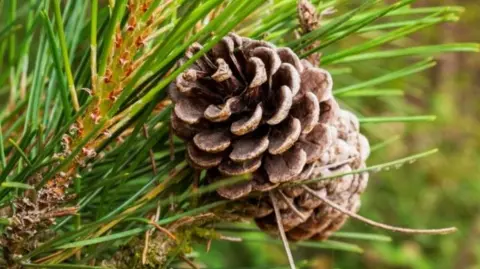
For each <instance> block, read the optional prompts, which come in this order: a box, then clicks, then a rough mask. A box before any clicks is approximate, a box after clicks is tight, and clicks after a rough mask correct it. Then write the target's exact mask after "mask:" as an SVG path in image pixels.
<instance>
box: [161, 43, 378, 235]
mask: <svg viewBox="0 0 480 269" xmlns="http://www.w3.org/2000/svg"><path fill="white" fill-rule="evenodd" d="M200 49H201V46H200V45H198V44H195V45H193V46H192V47H191V48H190V49H189V50H188V51H187V53H186V56H185V58H184V59H183V61H185V60H188V59H189V58H191V57H192V56H193V54H194V53H196V52H197V51H199V50H200ZM332 86H333V82H332V78H331V76H330V74H329V73H328V72H327V71H326V70H323V69H320V68H316V67H313V66H312V65H311V64H309V63H308V62H307V61H301V60H300V59H299V58H298V56H297V55H296V54H295V53H294V52H293V51H292V50H291V49H289V48H276V47H275V46H274V45H272V44H270V43H268V42H264V41H257V40H252V39H249V38H243V37H239V36H237V35H235V34H230V35H229V36H227V37H225V38H223V39H222V41H221V42H220V43H219V44H217V45H216V46H215V47H214V48H213V49H212V50H210V51H209V52H208V53H206V54H205V55H204V56H203V57H201V58H200V59H199V60H197V61H196V62H195V63H194V64H193V65H192V66H191V67H190V68H189V69H188V70H186V71H185V72H184V73H183V74H181V75H180V76H179V77H178V78H177V79H176V81H175V82H174V83H172V85H171V86H170V89H169V92H170V96H171V98H172V100H173V101H174V103H175V107H174V110H173V113H172V115H171V126H172V129H173V131H174V132H175V134H176V135H177V136H179V137H181V138H183V139H184V140H185V142H186V144H187V159H188V160H189V163H190V164H191V166H192V167H194V168H196V169H207V175H208V180H209V182H210V183H211V182H214V181H217V180H222V179H224V178H225V177H231V176H237V175H243V174H249V173H251V174H252V175H253V176H252V180H251V181H249V182H246V183H241V184H237V185H234V186H228V187H223V188H220V189H218V191H217V192H218V194H219V195H220V196H221V197H223V198H225V199H231V200H235V199H237V200H238V201H239V202H238V204H239V205H240V206H239V207H238V210H237V212H238V213H241V214H243V215H246V216H247V217H252V218H255V219H256V222H257V224H258V226H259V227H260V228H261V229H263V230H266V231H276V222H275V216H274V214H273V210H272V206H271V201H270V199H268V197H269V196H268V195H266V194H265V192H267V191H271V190H272V191H273V192H274V193H275V195H276V196H278V197H277V199H276V200H277V201H278V202H279V205H280V209H281V213H282V220H283V226H284V228H285V230H286V231H287V234H288V236H289V238H291V239H294V240H300V239H307V238H312V237H319V238H325V237H327V236H328V234H329V233H330V232H331V231H334V230H337V229H338V228H339V227H340V226H341V225H342V224H343V222H344V221H345V219H346V216H344V215H342V214H341V213H339V212H337V211H335V210H334V209H332V208H330V207H328V206H326V205H323V204H322V202H321V200H319V199H317V198H315V197H313V196H312V195H310V194H308V193H306V192H305V191H304V189H303V188H301V187H300V186H299V187H285V184H286V183H292V182H295V181H300V180H305V179H311V178H318V177H321V176H325V175H328V174H331V173H336V172H339V171H342V172H348V171H351V170H355V169H358V168H360V167H362V166H364V162H365V160H366V158H367V157H368V153H369V150H368V149H369V146H368V141H367V140H366V139H365V137H364V136H362V135H361V134H360V133H359V123H358V120H357V118H356V117H355V116H354V115H353V114H351V113H349V112H347V111H344V110H341V109H340V108H339V106H338V104H337V102H336V101H335V99H334V98H333V96H332V93H331V92H332ZM367 178H368V175H367V174H360V175H347V176H343V177H339V178H335V179H331V180H328V181H321V182H319V183H315V184H310V187H311V188H312V189H314V190H315V191H317V192H318V193H321V194H322V195H326V196H327V197H328V198H329V199H331V200H332V201H335V202H336V203H338V204H339V205H342V206H344V207H346V208H348V209H350V210H352V211H356V210H358V207H359V205H360V202H359V194H360V193H361V192H362V191H363V190H364V189H365V186H366V183H367V180H368V179H367ZM252 192H255V194H258V195H250V194H251V193H252Z"/></svg>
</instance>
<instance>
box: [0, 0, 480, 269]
mask: <svg viewBox="0 0 480 269" xmlns="http://www.w3.org/2000/svg"><path fill="white" fill-rule="evenodd" d="M78 1H80V0H78ZM19 2H20V1H19ZM388 2H395V1H388ZM415 5H416V6H428V5H461V6H464V7H465V12H464V14H463V16H462V18H461V21H459V22H458V23H448V24H442V25H439V26H436V27H432V28H428V29H426V30H422V31H421V32H419V33H417V34H415V35H413V36H410V37H408V38H404V39H401V40H398V41H396V42H397V45H399V46H401V47H408V46H410V45H414V44H416V45H420V44H422V45H426V44H439V43H448V42H480V27H479V26H480V0H418V1H417V2H416V4H415ZM357 38H359V37H357ZM360 38H361V37H360ZM351 41H352V40H351V39H346V40H344V41H343V42H342V44H340V46H344V47H348V46H349V44H351V43H350V42H351ZM394 45H395V44H394ZM325 53H328V51H326V52H325ZM419 59H420V58H419ZM414 60H415V59H412V58H409V59H403V58H402V59H394V60H390V59H389V60H381V61H370V62H362V63H361V64H358V65H355V66H353V69H352V73H351V74H342V75H337V76H336V77H334V79H335V80H336V81H341V83H345V81H348V80H349V79H351V80H362V79H368V78H369V74H372V73H373V74H383V73H385V72H388V70H396V69H399V68H402V67H405V66H406V65H408V64H410V63H412V62H413V61H414ZM416 60H418V59H416ZM437 60H438V64H437V66H436V67H434V68H432V69H430V70H428V71H426V72H422V73H421V74H418V75H414V76H411V77H409V78H408V79H402V80H397V81H394V82H392V83H389V84H387V85H383V86H384V87H385V88H394V89H403V90H405V92H406V95H405V96H403V97H402V96H399V97H388V98H363V99H362V100H345V102H346V103H347V104H349V105H350V106H351V107H352V108H353V109H355V110H357V111H358V112H360V113H361V114H365V115H374V116H375V115H380V114H384V115H390V114H391V115H415V114H418V115H425V114H435V115H437V116H438V119H437V120H436V121H435V122H420V123H411V124H391V123H388V124H380V125H368V126H365V129H364V131H365V132H366V133H367V136H368V137H370V138H371V141H372V144H375V143H377V142H380V141H383V140H385V139H389V138H394V137H398V140H396V141H395V142H394V143H392V144H389V145H388V146H386V147H384V148H382V149H381V150H378V151H375V152H374V153H373V154H372V156H371V158H370V160H369V164H377V163H382V162H385V161H389V160H394V159H397V158H399V157H402V156H407V155H410V154H414V153H417V152H421V151H424V150H428V149H431V148H435V147H438V148H439V149H440V153H437V154H435V155H433V156H430V157H429V158H427V159H422V160H420V161H418V162H415V163H413V164H408V165H404V166H402V167H400V168H399V169H394V170H391V171H382V172H380V173H376V174H373V175H371V177H370V183H369V187H368V189H367V191H366V193H365V194H364V195H363V197H362V202H363V204H362V208H361V209H360V212H359V213H360V214H361V215H363V216H366V217H368V218H371V219H374V220H377V221H381V222H385V223H388V224H392V225H396V226H403V227H411V228H440V227H448V226H456V227H458V228H459V232H457V233H456V234H453V235H446V236H432V235H429V236H410V235H402V234H394V233H392V232H387V231H382V230H379V229H373V228H371V227H369V226H367V225H365V224H363V223H359V222H357V221H354V220H349V222H348V224H347V225H346V226H345V227H344V228H343V229H342V231H350V232H365V233H378V234H384V235H388V236H391V237H392V241H391V242H368V241H360V242H355V243H358V244H360V245H361V246H362V248H363V249H364V253H362V254H357V253H351V252H341V251H332V250H319V249H307V248H296V249H294V256H295V258H296V260H297V261H298V264H302V261H303V260H307V259H309V260H310V259H313V260H314V262H313V264H311V265H309V266H308V268H312V269H330V268H339V269H357V268H366V269H381V268H387V269H404V268H405V269H406V268H415V269H417V268H418V269H429V268H436V269H473V268H480V123H479V120H480V54H472V53H452V54H444V55H439V56H438V57H437ZM1 76H7V74H6V73H3V74H0V77H1ZM341 83H340V84H341ZM5 89H6V88H5V87H1V86H0V104H2V103H3V102H5V101H6V90H5ZM261 236H263V235H261V234H258V233H252V234H246V235H245V237H248V238H251V240H247V242H246V243H241V244H240V243H232V242H219V241H215V242H213V243H212V247H211V250H210V251H209V252H208V253H206V251H205V246H204V245H199V246H198V247H197V248H196V250H198V251H199V252H200V253H199V257H200V260H202V261H203V263H205V265H207V266H208V268H272V267H271V265H278V266H279V268H287V267H281V266H285V264H287V260H286V257H285V254H284V252H283V248H282V246H281V245H278V244H271V245H270V244H265V242H264V241H262V242H258V241H255V240H256V239H258V237H261ZM267 265H268V266H267Z"/></svg>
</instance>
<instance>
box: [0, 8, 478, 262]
mask: <svg viewBox="0 0 480 269" xmlns="http://www.w3.org/2000/svg"><path fill="white" fill-rule="evenodd" d="M300 2H303V1H300ZM311 2H312V4H311V7H310V8H311V9H310V12H311V16H310V17H308V18H309V19H308V20H307V21H305V20H302V19H300V20H299V19H298V18H297V16H298V12H299V10H300V9H298V8H297V6H298V4H299V3H298V1H296V0H270V1H267V0H252V1H235V0H138V1H133V0H109V1H98V0H91V1H64V2H62V1H60V0H52V1H49V0H40V1H33V0H30V1H18V0H3V1H2V0H0V6H1V7H2V9H1V11H0V55H1V56H2V59H1V61H0V227H1V231H2V237H1V239H0V245H1V251H2V255H1V256H2V257H3V258H1V259H0V266H2V267H7V268H30V267H31V268H35V267H37V268H157V267H158V266H162V267H167V266H171V267H175V266H178V265H179V264H181V263H184V264H189V265H190V266H191V267H192V268H195V267H196V265H195V261H194V260H192V259H191V258H190V257H189V254H191V253H192V252H193V251H194V250H193V249H192V244H193V243H194V242H211V241H212V240H234V241H237V240H238V239H241V237H242V233H243V232H245V231H244V229H245V227H244V226H238V225H234V223H236V222H237V221H238V220H239V219H238V218H237V217H235V216H232V215H229V214H227V213H228V210H229V208H230V206H231V205H230V201H228V200H216V199H213V198H212V197H213V195H212V194H213V193H215V191H216V190H217V189H218V188H221V187H225V186H229V185H232V184H235V183H239V182H243V181H245V180H248V177H247V176H237V177H232V178H229V179H227V180H223V181H220V182H216V183H214V184H209V185H205V184H202V182H203V180H204V179H205V173H198V172H197V171H194V170H193V169H192V168H190V166H189V165H188V163H187V161H186V159H185V151H186V149H185V146H184V145H183V143H182V142H181V141H180V140H179V139H178V138H177V137H175V136H174V135H173V134H172V132H171V130H170V127H169V126H170V122H169V121H170V114H171V111H172V102H171V101H170V100H169V98H168V96H167V89H168V86H169V85H170V83H172V81H174V80H175V78H176V77H177V76H178V75H179V74H181V73H182V72H184V71H185V70H187V68H188V67H189V66H190V65H191V64H193V63H194V62H195V61H196V60H198V59H200V57H202V55H203V54H205V53H206V52H207V51H209V50H210V49H211V48H213V47H214V45H215V44H217V43H218V42H219V41H220V40H221V39H222V38H223V37H224V36H226V35H227V34H229V33H230V32H235V33H237V34H239V35H242V36H245V37H249V38H253V39H262V40H266V41H268V42H271V43H273V44H275V45H276V46H279V47H289V48H291V49H292V50H293V51H294V52H295V53H296V54H297V55H300V56H301V58H304V59H310V60H311V61H314V62H316V63H319V65H320V66H321V67H322V68H324V69H326V70H328V71H329V72H330V73H331V74H332V75H333V77H334V81H335V87H334V90H333V94H334V96H335V97H336V98H337V100H339V102H340V104H341V106H345V107H349V108H351V110H353V111H355V113H356V114H357V115H359V116H360V118H359V121H360V123H361V124H362V126H364V130H365V131H364V133H366V135H367V136H371V137H373V138H374V139H373V140H379V141H380V142H379V143H378V144H375V145H373V146H372V150H375V149H378V148H380V147H385V146H387V145H388V144H389V143H391V142H392V139H388V138H385V137H381V135H379V134H378V133H375V126H376V124H378V123H389V122H404V123H408V122H425V121H431V120H434V118H435V117H434V116H431V115H403V114H398V115H395V116H389V117H384V116H378V115H377V116H376V115H368V116H367V115H363V113H364V111H362V110H361V103H362V99H363V98H367V97H388V98H395V96H398V95H402V94H403V91H406V90H408V89H385V88H382V84H385V83H388V82H390V81H393V80H397V79H401V78H405V77H407V76H410V75H412V74H416V73H419V72H422V71H424V70H426V69H428V68H430V67H432V66H434V65H435V60H434V59H433V58H432V56H435V55H438V54H441V53H445V52H474V51H478V50H479V47H478V45H477V44H473V43H454V44H432V45H423V46H416V47H410V46H405V45H404V44H405V39H406V38H407V37H408V36H409V35H412V34H414V33H416V32H418V31H420V30H422V29H424V28H427V27H431V26H433V25H436V24H439V23H444V22H452V21H456V20H458V18H459V15H460V14H461V13H462V12H463V9H462V8H461V7H457V6H435V7H426V8H415V7H413V6H412V4H413V3H414V2H415V1H414V0H401V1H397V2H396V3H393V4H384V3H382V1H375V0H366V1H360V3H358V4H354V3H351V1H342V0H327V1H318V0H313V1H311ZM312 8H313V9H312ZM336 9H337V11H336V12H335V10H336ZM312 10H313V11H312ZM304 19H305V18H304ZM306 25H308V27H306ZM343 40H351V43H349V46H348V47H342V46H340V45H339V44H340V43H341V42H342V41H343ZM196 42H198V43H200V44H202V46H203V47H202V49H200V50H199V51H198V52H196V53H194V54H193V55H192V57H191V58H190V59H189V60H187V61H181V62H179V61H178V60H179V59H181V58H182V56H183V55H184V53H185V51H186V50H187V48H189V47H190V46H191V45H192V44H194V43H196ZM398 57H409V58H411V59H413V60H415V61H414V62H412V63H411V64H410V65H408V66H404V67H402V68H400V69H398V70H394V71H389V72H385V70H372V71H369V78H368V79H361V78H359V77H356V75H355V73H354V72H353V71H352V70H353V68H354V67H355V64H358V63H363V62H366V63H368V61H371V60H389V59H391V58H398ZM393 113H395V111H393ZM381 139H384V141H382V140H381ZM373 140H372V141H373ZM435 152H436V150H427V151H425V152H424V153H419V154H416V155H412V156H407V157H403V158H400V159H398V160H393V161H386V162H385V163H382V164H370V166H367V167H366V168H362V169H360V170H355V171H351V172H348V173H352V174H356V173H357V174H358V173H362V172H366V171H370V172H378V171H381V170H383V169H389V168H392V167H397V166H399V165H402V164H406V163H409V162H412V161H415V160H417V159H420V158H422V157H426V156H428V155H430V154H433V153H435ZM325 179H327V178H317V179H313V180H312V181H320V180H325ZM217 224H218V225H217ZM217 226H218V228H215V227H217ZM239 227H240V228H239ZM251 227H252V226H247V228H246V229H251ZM257 232H258V230H257ZM227 235H232V236H233V237H232V236H227ZM344 239H354V240H388V237H385V236H382V235H372V234H356V233H348V232H337V233H335V234H333V235H332V237H331V239H329V240H327V241H322V242H315V241H306V242H299V243H295V244H298V245H303V246H307V247H312V248H324V249H325V248H326V249H336V250H345V251H353V252H358V251H361V249H360V248H359V247H358V246H356V245H354V244H352V243H347V242H343V240H344ZM278 242H280V241H278V240H277V239H268V240H265V242H264V243H265V244H269V243H278ZM208 244H209V243H208ZM307 263H308V262H307ZM298 266H300V264H298Z"/></svg>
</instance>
